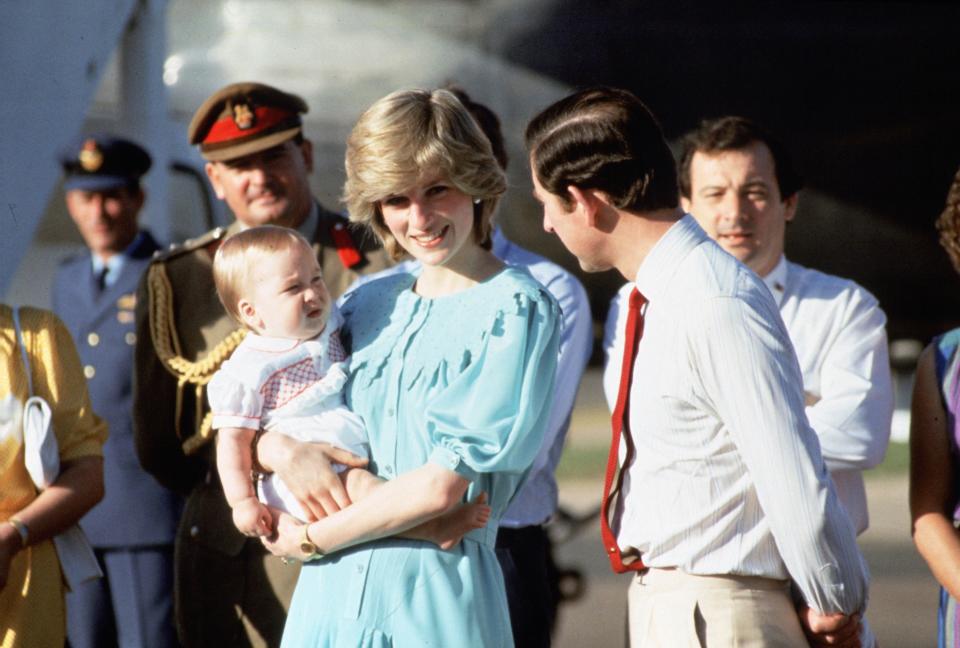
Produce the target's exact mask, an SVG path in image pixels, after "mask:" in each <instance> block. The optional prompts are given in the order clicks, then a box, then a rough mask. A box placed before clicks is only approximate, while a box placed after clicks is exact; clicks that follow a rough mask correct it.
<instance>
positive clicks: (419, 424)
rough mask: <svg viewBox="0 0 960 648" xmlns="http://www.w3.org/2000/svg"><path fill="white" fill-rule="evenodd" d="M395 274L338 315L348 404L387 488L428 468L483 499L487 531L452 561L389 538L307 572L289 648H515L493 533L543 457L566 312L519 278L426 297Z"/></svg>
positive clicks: (429, 547) (364, 290)
mask: <svg viewBox="0 0 960 648" xmlns="http://www.w3.org/2000/svg"><path fill="white" fill-rule="evenodd" d="M415 279H416V277H414V276H413V275H410V274H400V275H394V276H390V277H385V278H383V279H380V280H377V281H372V282H370V283H368V284H365V285H363V286H361V287H360V288H358V289H357V290H356V291H354V292H353V293H351V294H350V295H349V296H348V298H347V299H346V301H345V303H344V305H343V315H344V318H345V320H346V325H345V328H344V333H345V335H344V339H345V341H346V344H347V346H348V348H349V349H350V350H351V352H352V354H353V355H352V359H351V378H350V381H349V382H348V384H347V394H346V397H347V405H348V406H349V407H350V408H351V409H352V410H353V411H354V412H356V413H357V414H360V415H361V416H362V417H363V419H364V421H365V422H366V424H367V429H368V432H369V435H370V451H371V452H370V454H371V458H372V463H371V466H370V469H371V470H372V471H374V472H375V473H376V474H378V475H379V476H380V477H383V478H385V479H390V478H392V477H394V476H396V475H397V474H398V473H403V472H406V471H409V470H413V469H415V468H419V467H420V466H422V465H424V464H425V463H427V462H428V461H429V462H433V463H436V464H439V465H441V466H444V467H447V468H449V469H450V470H454V471H456V472H457V473H458V474H459V475H461V476H463V477H464V478H466V479H468V480H469V481H470V482H471V483H470V486H469V488H468V489H467V493H466V496H465V498H466V499H467V500H471V499H473V498H474V497H476V496H477V495H478V494H479V493H480V492H485V493H487V496H488V501H489V503H490V506H491V508H492V515H491V519H490V523H489V524H488V525H487V526H486V527H485V528H483V529H478V530H475V531H472V532H470V533H469V534H468V535H467V536H466V537H464V540H463V541H462V542H461V543H460V544H459V545H458V546H457V547H455V548H454V549H453V550H451V551H441V550H440V549H438V548H437V547H436V546H435V545H433V544H430V543H426V542H420V541H415V540H404V539H397V538H387V539H383V540H378V541H376V542H371V543H367V544H364V545H360V546H357V547H353V548H351V549H348V550H345V551H341V552H338V553H337V554H335V555H333V556H330V557H327V558H324V559H322V560H318V561H315V562H312V563H308V564H306V565H304V568H303V570H302V571H301V573H300V580H299V581H298V583H297V589H296V591H295V593H294V597H293V602H292V604H291V608H290V613H289V616H288V618H287V625H286V628H285V630H284V635H283V644H282V645H283V646H285V647H287V648H299V647H301V646H337V647H343V648H356V647H357V646H376V647H378V648H379V647H386V646H398V647H406V646H440V647H444V648H447V647H451V646H458V647H459V646H464V647H469V646H476V647H478V648H498V647H503V646H512V645H513V639H512V636H511V631H510V617H509V612H508V611H507V600H506V595H505V594H504V585H503V576H502V574H501V572H500V566H499V564H498V563H497V558H496V555H495V554H494V543H495V540H496V533H497V524H498V521H499V519H500V517H501V516H502V515H503V513H504V511H505V510H506V508H507V506H508V504H509V503H510V500H511V499H512V498H513V496H514V493H516V491H517V489H518V488H519V486H520V484H521V483H522V482H523V479H524V477H525V476H526V474H527V471H528V469H529V467H530V465H531V463H532V462H533V459H534V456H535V455H536V453H537V450H538V449H539V447H540V443H541V440H542V437H543V433H544V429H545V426H546V424H547V422H548V420H549V418H550V417H549V414H550V406H551V400H552V395H553V381H554V372H555V369H556V361H557V345H558V344H559V338H560V330H559V329H560V312H559V308H558V307H557V305H556V302H555V301H554V300H553V298H552V297H551V296H550V295H549V294H548V293H547V292H546V291H545V290H544V289H543V288H542V287H541V286H540V285H539V284H538V283H536V281H535V280H534V279H533V278H532V277H531V276H530V275H529V274H528V273H527V272H526V271H525V270H522V269H518V268H509V267H508V268H505V269H504V270H502V271H500V272H499V273H497V274H496V275H494V276H493V277H491V278H490V279H488V280H487V281H485V282H483V283H480V284H478V285H477V286H475V287H473V288H471V289H469V290H466V291H463V292H460V293H456V294H453V295H448V296H444V297H439V298H435V299H427V298H423V297H420V296H418V295H417V294H415V293H414V292H413V291H412V290H411V287H412V285H413V283H414V281H415Z"/></svg>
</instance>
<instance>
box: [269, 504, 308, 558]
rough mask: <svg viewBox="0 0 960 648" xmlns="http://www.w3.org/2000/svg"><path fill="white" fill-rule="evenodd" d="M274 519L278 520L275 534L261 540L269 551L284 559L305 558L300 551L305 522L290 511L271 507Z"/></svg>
mask: <svg viewBox="0 0 960 648" xmlns="http://www.w3.org/2000/svg"><path fill="white" fill-rule="evenodd" d="M270 512H271V513H272V514H273V516H274V519H275V520H276V521H277V524H276V527H274V531H273V534H272V535H270V536H263V537H261V538H260V542H262V543H263V546H264V547H266V548H267V551H269V552H270V553H272V554H273V555H274V556H280V557H281V558H284V559H293V560H303V558H304V557H305V556H304V555H303V552H302V551H300V541H301V540H302V539H303V527H304V523H303V522H300V521H299V520H297V518H295V517H293V516H292V515H290V514H289V513H284V512H282V511H278V510H277V509H270Z"/></svg>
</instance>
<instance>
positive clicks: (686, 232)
mask: <svg viewBox="0 0 960 648" xmlns="http://www.w3.org/2000/svg"><path fill="white" fill-rule="evenodd" d="M527 148H528V150H529V152H530V163H531V167H532V171H533V173H532V176H533V185H534V195H535V196H536V198H537V199H538V200H539V201H540V202H541V203H542V204H543V212H544V216H543V225H544V228H545V229H546V230H547V231H551V232H554V233H556V234H557V236H558V237H559V238H560V240H561V242H562V243H563V244H564V245H565V246H566V247H567V248H568V249H569V250H570V251H571V252H572V253H573V254H574V255H575V256H576V257H577V258H578V260H579V261H580V265H581V267H582V268H583V269H584V270H587V271H603V270H607V269H611V268H615V269H616V270H618V271H619V272H620V273H621V274H622V275H623V276H624V277H625V278H627V279H631V280H634V281H635V283H636V288H637V289H638V291H639V293H640V294H641V297H640V299H639V301H641V302H644V301H645V303H646V305H645V307H644V308H643V310H642V318H643V321H644V325H643V328H642V335H641V336H640V339H639V343H638V344H637V347H636V352H635V356H633V355H632V356H631V357H635V361H634V362H633V365H632V370H631V371H630V372H629V374H628V375H629V378H630V380H628V381H625V385H626V389H625V393H624V394H623V395H622V396H621V398H625V397H626V396H629V399H628V400H627V401H626V402H628V403H629V409H628V410H627V412H626V415H625V416H624V421H625V428H626V429H625V432H624V434H625V435H628V436H629V437H632V442H633V446H634V448H635V453H633V456H634V458H633V460H632V461H630V462H629V463H628V464H627V465H623V466H621V471H622V472H623V484H622V490H621V496H620V499H619V501H618V502H617V509H616V513H615V515H614V522H615V524H614V526H615V527H616V531H617V535H616V545H617V546H616V547H608V548H607V549H608V551H610V552H611V553H617V554H619V553H620V551H622V552H623V554H624V555H634V556H637V557H639V558H640V559H641V560H642V563H643V565H644V566H645V569H643V570H642V571H638V572H637V573H636V576H635V577H634V578H633V579H632V582H631V585H630V590H629V593H628V602H629V630H630V639H631V644H632V645H637V646H640V645H642V646H676V645H686V644H687V643H688V642H690V641H691V640H694V639H699V641H700V642H701V645H706V646H739V645H776V646H805V645H807V638H806V637H805V635H804V631H805V630H806V632H807V633H808V635H809V637H810V638H811V639H812V640H813V641H819V642H824V641H831V642H833V643H834V644H836V645H849V646H859V645H863V643H862V641H863V642H869V641H870V640H869V638H861V637H860V627H861V624H860V622H859V615H860V614H861V613H862V611H863V609H864V608H865V606H866V597H867V584H868V575H867V570H866V565H865V562H864V561H863V558H862V556H861V555H860V552H859V549H858V548H857V544H856V537H855V532H854V529H853V527H852V525H851V524H850V521H849V519H848V518H847V516H846V514H845V513H844V511H843V509H842V507H841V505H840V503H839V500H838V499H837V496H836V493H835V491H834V488H833V485H832V483H831V482H830V480H829V477H828V475H827V471H826V467H825V465H824V462H823V459H822V457H821V455H820V451H819V446H818V444H817V440H816V436H815V435H814V432H813V430H812V429H811V428H810V425H809V423H808V422H807V418H806V415H805V413H804V395H803V380H802V376H801V374H800V369H799V366H798V364H797V360H796V356H795V355H794V353H793V347H792V346H791V344H790V340H789V337H788V335H787V331H786V329H785V327H784V325H783V322H782V320H781V319H780V316H779V314H778V312H777V305H776V303H775V302H774V301H773V299H772V297H771V295H770V293H769V291H768V290H767V288H766V287H765V286H764V285H763V282H762V281H761V280H760V278H759V277H757V275H756V274H754V273H753V272H751V271H750V270H749V269H748V268H747V267H746V266H744V265H743V264H741V263H740V262H738V261H737V260H736V259H734V258H733V257H731V256H730V255H728V254H726V253H725V252H724V251H723V250H722V249H721V248H720V247H719V246H718V245H717V244H716V243H715V242H714V241H713V240H711V239H710V237H709V236H708V235H707V234H706V233H705V232H704V231H703V229H701V228H700V226H699V225H698V224H697V223H696V221H695V220H694V219H693V218H692V217H691V216H689V215H685V214H684V213H683V211H682V210H681V209H680V208H679V206H678V192H677V180H676V169H675V165H674V162H673V157H672V154H671V153H670V150H669V148H668V147H667V145H666V142H665V141H664V139H663V135H662V133H661V131H660V128H659V126H658V124H657V122H656V120H655V119H654V117H653V116H652V115H651V114H650V113H649V111H648V110H647V109H646V107H645V106H644V105H643V104H642V103H641V102H640V101H639V100H638V99H637V98H636V97H634V96H633V95H631V94H630V93H628V92H625V91H621V90H616V89H611V88H594V89H589V90H584V91H581V92H578V93H576V94H574V95H571V96H570V97H567V98H565V99H562V100H560V101H558V102H557V103H555V104H553V105H552V106H550V107H548V108H546V109H545V110H544V111H543V112H541V113H540V114H539V115H538V116H537V117H535V118H534V119H533V121H532V122H531V123H530V125H529V126H528V128H527ZM637 330H638V331H639V330H641V329H640V328H639V327H637ZM621 456H623V455H622V454H621ZM790 581H793V583H794V584H795V585H796V589H797V590H798V591H799V593H800V595H801V596H802V598H803V605H804V606H805V607H804V609H803V612H802V613H801V615H800V618H801V620H802V622H803V624H804V626H805V627H804V628H802V627H801V623H800V622H799V621H798V617H797V614H796V613H795V610H794V605H793V601H792V600H791V597H790Z"/></svg>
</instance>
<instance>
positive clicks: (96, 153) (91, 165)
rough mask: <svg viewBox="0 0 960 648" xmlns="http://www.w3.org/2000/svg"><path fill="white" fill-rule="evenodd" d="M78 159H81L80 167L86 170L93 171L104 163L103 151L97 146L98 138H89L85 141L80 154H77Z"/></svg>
mask: <svg viewBox="0 0 960 648" xmlns="http://www.w3.org/2000/svg"><path fill="white" fill-rule="evenodd" d="M77 159H79V161H80V167H81V168H82V169H83V170H84V171H86V172H88V173H93V172H95V171H97V170H98V169H99V168H100V167H101V166H102V165H103V152H102V151H100V147H98V146H97V142H96V140H92V139H88V140H87V141H86V142H84V143H83V148H81V149H80V155H78V156H77Z"/></svg>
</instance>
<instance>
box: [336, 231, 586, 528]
mask: <svg viewBox="0 0 960 648" xmlns="http://www.w3.org/2000/svg"><path fill="white" fill-rule="evenodd" d="M491 251H492V252H493V254H494V256H496V257H497V258H498V259H500V260H501V261H503V262H504V263H507V264H509V265H512V266H519V267H523V268H526V269H527V270H528V271H529V272H530V274H531V275H533V278H534V279H536V280H537V281H538V282H539V283H540V284H541V285H542V286H543V287H544V288H546V289H547V292H549V293H550V294H551V295H552V296H553V298H554V299H556V300H557V303H558V304H560V310H561V311H562V316H563V322H562V329H561V332H560V355H559V357H558V358H557V372H556V382H555V383H554V384H555V386H554V396H553V407H552V408H551V410H550V422H549V423H548V425H547V429H546V431H545V433H544V436H543V443H542V445H541V446H540V451H539V452H538V453H537V456H536V458H535V459H534V461H533V466H532V467H531V468H530V473H529V475H528V476H527V480H526V481H525V482H524V483H523V485H522V486H521V487H520V490H519V491H517V494H516V495H515V496H514V498H513V501H512V502H511V503H510V506H509V507H508V508H507V511H506V513H504V516H503V518H502V519H501V520H500V526H503V527H511V528H519V527H524V526H533V525H539V524H543V523H545V522H547V521H548V520H549V519H550V517H551V516H552V515H553V514H554V513H555V512H556V510H557V480H556V477H555V476H554V473H555V472H556V469H557V464H558V463H559V462H560V455H561V454H562V453H563V445H564V441H565V439H566V436H567V430H568V429H569V427H570V416H571V414H572V412H573V404H574V401H575V400H576V396H577V389H578V388H579V386H580V378H581V377H582V376H583V371H584V369H585V368H586V366H587V361H588V360H589V359H590V353H591V351H592V346H593V322H592V319H591V317H590V302H589V301H588V300H587V293H586V291H585V290H584V289H583V285H582V284H581V283H580V281H579V280H578V279H577V278H576V277H574V276H573V275H572V274H570V273H569V272H567V271H566V270H564V269H563V268H561V267H560V266H559V265H557V264H555V263H553V262H551V261H548V260H547V259H545V258H543V257H541V256H539V255H537V254H534V253H533V252H530V251H529V250H526V249H524V248H522V247H520V246H519V245H517V244H515V243H513V242H512V241H510V240H509V239H508V238H507V237H506V236H504V235H503V232H501V231H500V228H496V229H494V232H493V249H492V250H491ZM397 272H409V273H418V272H420V264H419V263H418V262H416V261H413V260H408V261H404V262H402V263H399V264H397V265H395V266H392V267H390V268H388V269H386V270H382V271H380V272H378V273H375V274H372V275H363V276H361V277H358V278H357V280H356V281H355V282H354V283H353V284H352V285H351V286H350V289H349V290H354V289H355V288H356V287H357V286H359V285H362V284H364V283H366V282H368V281H372V280H374V279H376V278H378V277H383V276H385V275H389V274H394V273H397ZM349 290H348V292H349Z"/></svg>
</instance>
